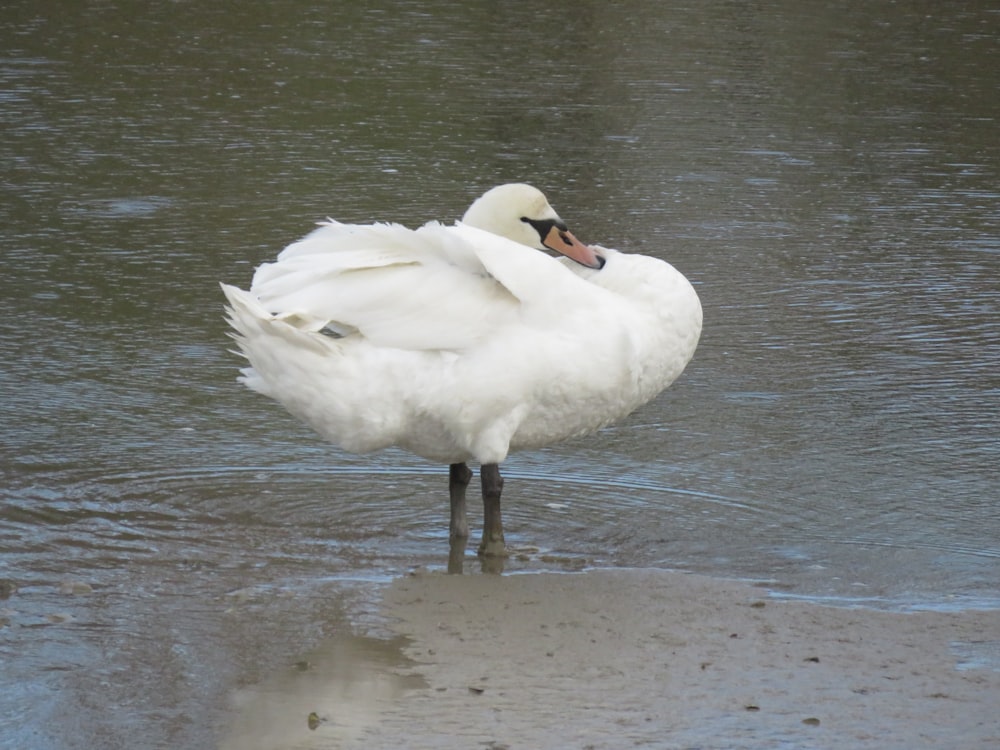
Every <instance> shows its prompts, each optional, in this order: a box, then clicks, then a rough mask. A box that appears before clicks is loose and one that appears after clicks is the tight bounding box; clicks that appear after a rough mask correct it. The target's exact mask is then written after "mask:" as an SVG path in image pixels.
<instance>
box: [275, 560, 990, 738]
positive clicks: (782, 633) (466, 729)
mask: <svg viewBox="0 0 1000 750" xmlns="http://www.w3.org/2000/svg"><path fill="white" fill-rule="evenodd" d="M385 612H386V614H387V615H388V616H389V617H391V618H392V619H391V623H392V625H391V627H392V629H393V630H395V631H396V632H397V633H398V634H400V635H402V636H405V638H406V640H405V641H403V643H404V644H405V645H403V646H402V648H403V651H404V652H405V655H406V656H407V657H408V658H409V659H410V660H412V661H410V662H409V663H407V664H405V665H402V664H397V665H395V666H394V667H392V668H391V670H392V671H393V672H394V675H393V678H392V679H393V680H395V682H394V687H392V688H391V689H389V688H386V689H384V690H382V691H381V692H378V694H377V695H376V694H374V693H373V694H372V695H371V696H370V697H369V698H362V699H361V700H359V697H361V694H360V693H359V692H357V691H355V693H354V696H353V697H351V698H347V697H345V695H346V693H345V691H344V690H343V689H338V690H336V691H333V690H332V687H333V686H330V685H327V686H325V687H324V686H323V685H322V684H321V683H322V677H321V675H316V674H314V675H313V676H312V678H311V679H317V678H318V679H319V683H317V684H316V685H315V686H314V688H313V689H312V690H311V692H308V693H306V694H299V695H297V697H296V698H295V700H294V701H293V704H294V705H293V706H290V710H291V711H293V713H295V712H297V713H295V716H296V718H295V721H297V722H298V723H297V726H298V730H297V732H296V733H297V738H296V739H295V740H294V741H289V742H288V743H287V744H282V745H280V746H282V747H285V746H287V747H330V748H342V747H352V748H353V747H358V748H362V747H363V748H402V747H406V748H510V749H511V750H519V749H521V748H538V749H543V748H580V749H583V748H595V749H596V748H631V747H654V748H727V749H730V748H784V747H787V748H838V749H839V748H873V749H874V748H878V749H879V750H884V749H885V748H901V749H902V748H906V749H907V750H912V749H913V748H925V747H926V748H949V749H950V750H956V749H959V748H970V749H971V748H987V747H1000V670H998V669H997V664H996V662H995V661H993V662H989V661H988V660H987V661H985V662H983V663H977V662H976V661H975V659H974V658H973V659H971V660H970V659H969V657H968V654H975V653H979V651H980V650H983V651H982V652H983V653H988V652H989V649H991V648H993V649H995V648H996V647H997V645H998V644H1000V612H995V611H966V612H912V613H898V612H885V611H876V610H871V609H851V608H840V607H827V606H820V605H817V604H814V603H803V602H794V601H783V600H777V599H774V598H769V596H768V593H767V592H766V591H765V590H762V589H760V588H757V587H754V586H752V585H749V584H745V583H742V582H731V581H722V580H716V579H712V578H706V577H702V576H696V575H687V574H681V573H672V572H665V571H655V570H650V571H626V570H602V571H589V572H585V573H579V574H557V573H546V574H537V575H514V576H493V575H473V576H469V575H465V576H449V575H444V574H439V573H420V574H416V575H413V576H409V577H406V578H402V579H400V580H398V581H397V582H395V583H394V584H393V585H392V586H391V587H390V588H389V590H388V591H387V592H386V596H385ZM963 654H965V655H966V656H965V657H963ZM380 679H383V680H384V679H385V674H382V675H380ZM406 680H409V683H406V682H405V681H406ZM414 680H417V682H414ZM418 685H419V686H418ZM347 692H349V691H347ZM334 693H336V695H337V696H338V697H337V698H333V695H334ZM286 694H287V693H286ZM306 707H310V712H312V710H313V708H314V709H315V715H314V717H313V718H314V719H319V722H318V723H317V722H316V721H314V722H313V726H312V728H306V727H305V721H306V711H305V709H306ZM362 713H363V714H364V716H365V720H364V721H363V722H362V724H363V726H362V725H361V724H359V723H358V722H357V721H356V720H354V719H356V718H357V716H359V715H360V714H362ZM352 717H353V719H352ZM348 730H349V731H348ZM289 740H291V738H289ZM271 746H272V747H273V746H276V745H271Z"/></svg>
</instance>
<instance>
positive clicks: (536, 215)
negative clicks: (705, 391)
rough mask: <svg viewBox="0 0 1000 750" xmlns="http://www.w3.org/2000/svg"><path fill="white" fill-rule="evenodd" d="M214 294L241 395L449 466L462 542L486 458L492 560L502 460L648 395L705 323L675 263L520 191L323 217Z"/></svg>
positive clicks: (486, 541)
mask: <svg viewBox="0 0 1000 750" xmlns="http://www.w3.org/2000/svg"><path fill="white" fill-rule="evenodd" d="M540 250H555V251H558V252H560V253H562V254H563V255H564V256H565V257H558V258H557V257H550V256H549V255H547V254H546V253H544V252H539V251H540ZM570 259H572V260H570ZM222 288H223V290H224V292H225V295H226V297H227V299H228V301H229V306H228V307H227V313H228V316H229V317H228V320H229V323H230V324H231V325H232V327H233V328H234V329H235V330H236V333H235V334H234V338H235V339H236V341H237V342H238V344H239V347H240V349H241V350H242V353H243V354H244V355H245V356H246V358H247V359H248V360H249V362H250V365H251V367H249V368H246V369H244V370H243V371H242V373H243V375H242V378H241V380H242V381H243V382H244V383H245V384H246V385H247V386H248V387H249V388H251V389H253V390H255V391H258V392H259V393H262V394H264V395H266V396H270V397H271V398H273V399H275V400H277V401H279V402H281V404H283V405H284V406H285V408H286V409H288V411H290V412H291V413H292V414H294V415H295V416H297V417H298V418H299V419H301V420H303V421H305V422H307V423H308V424H309V425H311V426H312V427H313V428H314V429H315V430H316V431H317V432H319V433H320V434H321V435H323V436H324V437H326V438H327V439H329V440H331V441H332V442H333V443H335V444H336V445H338V446H340V447H341V448H343V449H345V450H348V451H351V452H365V451H372V450H377V449H379V448H384V447H387V446H393V445H394V446H399V447H401V448H404V449H406V450H408V451H411V452H413V453H415V454H417V455H419V456H423V457H425V458H428V459H430V460H433V461H441V462H446V463H448V464H450V465H451V470H450V474H449V477H450V479H449V488H450V494H451V525H450V531H451V539H452V542H453V546H454V545H455V544H459V545H461V548H462V549H464V546H465V540H466V539H467V537H468V533H469V531H468V523H467V521H466V517H465V487H466V485H468V483H469V481H470V478H471V476H472V473H471V471H470V470H469V469H468V467H467V465H466V462H467V461H470V460H471V461H478V462H479V463H480V464H481V465H482V468H481V477H482V485H483V502H484V509H485V518H484V525H483V539H482V544H481V545H480V548H479V551H480V554H484V555H502V554H503V551H504V541H503V526H502V523H501V517H500V491H501V488H502V484H503V480H502V479H501V478H500V473H499V469H498V465H499V464H500V462H502V461H503V460H504V459H505V458H506V457H507V454H508V453H509V452H510V451H512V450H518V449H524V448H537V447H540V446H544V445H549V444H551V443H555V442H557V441H560V440H565V439H566V438H570V437H574V436H577V435H584V434H587V433H590V432H594V431H595V430H597V429H599V428H601V427H604V426H605V425H608V424H609V423H611V422H614V421H615V420H618V419H621V418H622V417H624V416H626V415H627V414H629V413H630V412H632V411H633V410H635V409H636V408H637V407H639V406H641V405H642V404H644V403H646V402H647V401H649V400H651V399H652V398H653V397H654V396H656V395H657V394H658V393H659V392H660V391H662V390H663V389H664V388H666V387H667V386H668V385H669V384H670V383H671V382H672V381H673V380H674V379H675V378H676V377H677V376H678V375H680V374H681V371H682V370H683V369H684V367H685V365H686V364H687V363H688V361H689V360H690V359H691V356H692V355H693V354H694V350H695V347H696V346H697V343H698V337H699V335H700V333H701V323H702V312H701V304H700V302H699V300H698V295H697V294H696V293H695V291H694V289H693V288H692V286H691V284H690V283H689V282H688V280H687V279H686V278H684V276H682V275H681V274H680V273H679V272H678V271H677V270H675V269H674V268H673V266H671V265H670V264H668V263H665V262H663V261H661V260H657V259H656V258H651V257H648V256H643V255H628V254H623V253H619V252H617V251H615V250H609V249H605V248H600V247H588V246H586V245H583V244H582V243H580V242H579V241H578V240H577V239H576V238H575V237H574V236H573V235H572V234H570V232H569V231H568V230H567V229H566V225H565V224H564V223H563V222H562V221H561V220H560V219H559V217H558V216H557V214H556V212H555V211H554V210H553V209H552V207H551V206H549V203H548V201H547V200H546V199H545V196H544V195H542V193H541V192H539V191H538V190H536V189H535V188H533V187H531V186H529V185H522V184H514V185H502V186H500V187H497V188H494V189H492V190H490V191H489V192H487V193H486V194H485V195H483V196H482V197H481V198H479V199H478V200H477V201H476V202H475V203H473V204H472V206H471V207H470V208H469V210H468V211H467V212H466V214H465V216H464V217H463V218H462V221H461V222H458V223H456V224H455V225H454V226H443V225H441V224H438V223H436V222H432V223H430V224H427V225H425V226H423V227H421V228H420V229H417V230H410V229H406V228H405V227H402V226H399V225H398V224H372V225H364V226H361V225H354V224H340V223H338V222H335V221H332V220H330V221H328V222H327V223H325V224H322V225H321V227H320V228H319V229H317V230H315V231H314V232H312V234H310V235H308V236H307V237H305V238H304V239H303V240H301V241H299V242H296V243H294V244H292V245H290V246H289V247H287V248H286V249H285V250H284V251H283V252H282V253H281V254H280V255H279V256H278V259H277V261H276V262H275V263H267V264H264V265H262V266H260V267H259V268H258V269H257V271H256V273H255V275H254V279H253V284H252V285H251V287H250V291H249V292H245V291H242V290H241V289H237V288H236V287H232V286H228V285H225V284H223V285H222Z"/></svg>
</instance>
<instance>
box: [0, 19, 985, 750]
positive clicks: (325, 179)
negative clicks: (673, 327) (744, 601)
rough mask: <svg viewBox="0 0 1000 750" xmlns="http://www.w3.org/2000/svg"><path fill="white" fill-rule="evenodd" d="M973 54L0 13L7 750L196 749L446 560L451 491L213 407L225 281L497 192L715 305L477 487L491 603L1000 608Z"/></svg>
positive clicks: (613, 27) (872, 25)
mask: <svg viewBox="0 0 1000 750" xmlns="http://www.w3.org/2000/svg"><path fill="white" fill-rule="evenodd" d="M998 39H1000V13H998V12H997V11H995V10H992V9H989V8H988V7H987V4H983V3H979V4H977V3H963V4H956V5H954V6H952V5H948V6H944V5H942V4H939V3H929V2H928V3H910V4H900V5H891V6H890V5H885V6H883V5H882V4H867V3H834V4H829V3H813V2H807V3H798V4H791V3H771V2H761V3H741V2H721V1H720V2H709V3H697V4H695V3H692V4H690V5H682V4H675V3H640V2H626V3H618V4H612V3H590V2H584V3H577V2H573V3H569V2H552V3H545V4H541V5H540V4H537V3H536V4H526V3H524V4H519V3H492V2H490V3H487V2H482V3H472V4H467V5H463V6H458V5H456V4H452V3H444V2H408V3H407V2H403V3H374V4H365V3H340V2H333V3H328V4H322V3H316V2H309V1H308V0H280V1H278V2H270V3H267V4H247V5H243V6H232V5H230V4H224V3H212V2H207V3H193V2H191V3H188V2H174V3H162V4H143V3H136V2H125V1H123V2H117V3H116V2H104V3H81V4H70V3H54V2H53V3H49V2H37V1H36V2H23V1H21V0H13V2H8V3H7V4H6V6H5V10H4V13H3V18H2V19H0V129H2V130H0V132H2V139H0V165H2V172H0V222H2V227H3V232H2V233H0V252H2V258H3V273H2V274H0V357H2V359H0V361H2V363H3V364H2V367H0V417H2V421H0V424H2V427H0V446H2V453H0V476H2V479H3V481H2V486H0V579H3V580H5V581H8V582H12V584H13V585H14V586H16V587H17V591H16V592H14V593H13V594H11V595H10V596H9V597H8V598H6V599H3V600H0V623H2V627H0V660H2V663H3V669H2V670H0V696H2V697H0V746H3V747H6V746H10V747H18V748H29V747H39V748H71V747H108V748H117V747H123V748H124V747H129V748H131V747H206V746H212V745H213V744H214V742H215V738H217V737H219V736H221V734H222V733H223V731H224V726H225V722H226V719H227V716H228V715H229V714H228V710H229V702H228V701H229V698H228V696H230V695H231V694H232V693H233V691H234V690H235V689H236V688H237V687H240V686H246V685H252V684H254V683H255V682H257V681H258V680H260V679H262V678H263V677H265V676H267V675H268V674H270V673H271V672H272V671H273V670H274V669H276V668H278V667H280V666H284V665H287V664H288V663H292V662H294V661H295V660H296V658H298V655H299V654H301V653H304V652H307V651H309V650H311V649H313V648H315V647H317V644H321V643H323V642H324V639H326V638H329V637H331V636H332V635H333V634H335V633H340V632H344V631H346V630H359V631H362V632H367V630H368V629H371V628H375V629H377V623H375V620H374V619H373V618H374V614H373V613H374V610H375V606H376V603H377V599H378V585H379V584H380V582H383V581H386V580H389V579H391V578H392V577H394V576H397V575H400V574H402V573H404V572H405V571H406V570H408V569H409V568H410V567H411V566H414V565H431V566H442V565H444V563H445V561H446V556H447V550H446V542H447V538H446V537H447V508H446V505H447V503H446V497H445V486H446V470H444V468H443V467H435V466H429V465H427V464H424V463H423V462H421V461H419V460H417V459H414V458H412V457H409V456H406V455H403V454H384V455H376V456H368V457H353V456H347V455H343V454H340V453H338V452H337V451H335V450H333V449H331V448H329V447H328V446H326V445H324V444H323V443H322V442H320V441H319V440H318V439H317V438H315V437H314V436H313V435H312V434H311V433H309V432H308V431H307V430H306V429H305V428H303V427H301V426H299V425H298V424H297V423H296V422H294V421H293V420H292V419H291V418H289V417H287V416H286V415H285V414H284V413H283V412H282V411H280V409H279V408H278V407H276V406H275V405H272V404H271V403H269V402H266V401H265V400H263V399H261V398H259V397H257V396H255V395H254V394H251V393H249V392H245V391H243V390H241V389H240V388H239V387H238V386H237V385H236V384H235V382H234V377H235V374H236V368H237V366H238V364H239V362H238V360H237V358H235V357H234V356H232V355H231V354H229V353H228V352H227V347H228V342H227V339H226V338H225V325H224V323H223V320H222V310H221V308H222V300H221V295H220V294H219V290H218V286H217V282H218V281H219V280H226V281H228V282H231V283H236V284H241V285H246V283H248V282H249V279H250V275H251V273H252V269H253V267H254V266H255V265H256V264H257V263H260V262H262V261H264V260H267V259H269V258H271V257H273V255H274V254H276V253H277V252H278V251H279V250H280V249H281V248H282V247H283V246H284V245H285V244H287V243H288V242H290V241H292V240H294V239H296V238H297V237H299V236H301V235H302V234H304V233H305V232H307V231H308V230H309V229H310V228H311V226H312V223H313V222H314V221H316V220H318V219H321V218H323V217H325V216H328V215H329V216H333V217H335V218H337V219H341V220H348V221H371V220H395V221H400V222H403V223H406V224H409V225H412V226H415V225H418V224H420V223H422V222H423V221H425V220H429V219H443V220H451V219H453V218H457V217H458V216H460V215H461V213H462V212H463V211H464V209H465V208H466V207H467V205H468V203H469V202H470V201H471V200H472V199H473V198H474V197H476V196H477V195H478V194H479V193H481V192H482V191H483V190H484V189H486V188H488V187H491V186H492V185H495V184H498V183H501V182H506V181H514V180H518V181H528V182H532V183H534V184H535V185H537V186H538V187H540V188H542V189H543V190H545V192H546V193H547V194H548V196H549V198H550V200H551V202H552V203H553V205H555V206H556V208H557V209H558V210H559V212H560V213H561V214H562V216H563V217H564V218H565V219H567V220H568V221H569V222H570V224H571V226H572V227H573V229H574V231H575V232H576V234H577V235H578V236H580V237H581V239H584V240H585V241H590V242H597V243H600V244H603V245H607V246H612V247H618V248H620V249H622V250H626V251H631V252H643V253H647V254H651V255H656V256H659V257H662V258H665V259H667V260H669V261H670V262H672V263H673V264H674V265H676V266H677V267H678V268H679V269H681V270H682V271H683V272H684V273H685V274H686V275H687V276H688V277H689V278H691V279H692V281H693V282H694V283H695V284H696V285H697V288H698V290H699V294H700V295H701V297H702V301H703V304H704V307H705V332H704V335H703V339H702V344H701V346H700V348H699V351H698V353H697V355H696V357H695V359H694V361H693V362H692V364H691V365H690V367H689V369H688V371H687V372H686V374H685V375H684V376H683V377H682V379H681V380H680V381H679V382H678V383H677V384H676V385H675V386H674V387H672V388H671V389H670V390H669V391H668V392H667V393H666V394H664V395H663V396H662V397H661V398H660V399H658V400H657V401H656V402H654V403H653V404H651V405H649V406H647V407H646V408H644V409H642V410H641V411H640V412H638V413H637V414H635V415H634V416H633V417H632V418H630V419H629V420H628V421H627V422H626V423H625V424H623V425H620V426H618V427H615V428H612V429H608V430H606V431H604V432H602V433H600V434H598V435H595V436H592V437H590V438H587V439H583V440H578V441H575V442H573V443H570V444H566V445H562V446H556V447H553V448H551V449H548V450H545V451H539V452H536V453H530V454H522V455H518V456H515V457H513V458H512V459H511V460H510V461H509V462H508V464H507V465H506V467H505V475H506V476H507V477H508V482H507V485H506V489H505V498H506V507H505V521H506V526H507V529H508V538H509V541H511V542H513V543H514V544H518V545H522V546H531V547H537V548H539V549H540V550H541V552H542V553H543V554H544V558H545V559H544V560H543V559H542V557H543V555H542V554H533V555H529V556H528V557H529V559H528V560H525V561H515V562H514V563H512V566H511V567H512V568H513V569H514V570H529V571H530V570H537V569H544V568H549V567H556V568H557V569H561V568H563V567H567V566H568V567H576V566H578V565H597V566H606V565H623V566H650V565H652V566H662V567H671V568H679V569H685V570H693V571H698V572H705V573H710V574H714V575H720V576H739V577H747V578H753V579H758V580H766V581H771V582H772V584H773V586H774V588H775V590H776V591H779V592H783V593H785V594H787V595H792V596H802V597H806V598H811V599H816V600H833V601H838V602H845V603H856V604H862V605H870V606H878V607H892V608H910V607H930V608H963V607H998V606H1000V585H998V581H1000V542H998V539H1000V513H998V495H1000V490H998V485H997V481H996V478H995V476H996V468H995V467H996V465H997V464H998V463H1000V441H998V436H1000V314H998V310H1000V273H998V271H1000V258H998V255H1000V189H998V185H1000V139H998V138H997V135H996V134H997V132H998V130H997V128H998V123H997V118H998V116H1000V90H998V89H1000V44H998ZM472 520H473V522H474V523H475V522H477V521H478V518H477V517H476V516H475V515H474V516H473V519H472ZM551 560H556V561H557V562H551ZM560 560H562V561H565V562H564V563H563V562H558V561H560ZM7 589H8V590H9V589H10V584H8V585H7ZM2 590H3V589H0V591H2ZM74 590H76V591H88V590H89V593H76V594H74V593H71V592H72V591H74ZM5 743H6V744H5Z"/></svg>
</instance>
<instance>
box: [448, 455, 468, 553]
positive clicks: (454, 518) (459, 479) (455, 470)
mask: <svg viewBox="0 0 1000 750" xmlns="http://www.w3.org/2000/svg"><path fill="white" fill-rule="evenodd" d="M471 479H472V472H471V471H470V470H469V467H468V466H466V465H465V464H464V463H460V464H452V465H451V466H449V467H448V494H449V495H450V496H451V525H450V526H449V529H448V537H449V538H450V539H451V542H452V544H453V545H454V544H455V542H456V540H461V542H462V546H463V547H464V546H465V540H466V539H468V538H469V522H468V521H467V520H466V518H465V488H466V487H468V486H469V481H470V480H471Z"/></svg>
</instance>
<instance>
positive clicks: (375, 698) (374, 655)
mask: <svg viewBox="0 0 1000 750" xmlns="http://www.w3.org/2000/svg"><path fill="white" fill-rule="evenodd" d="M404 645H405V639H402V638H393V639H390V640H383V639H378V638H369V637H362V636H356V635H347V634H345V635H338V636H336V637H334V638H332V639H330V640H328V641H326V642H324V643H323V644H322V645H321V646H319V647H318V648H317V649H316V650H315V651H313V652H311V653H310V654H308V655H306V656H304V657H303V658H302V659H301V660H300V661H297V662H296V663H295V664H293V665H289V667H288V668H286V669H285V670H283V671H280V672H278V673H276V674H274V675H272V676H271V677H269V678H267V679H265V680H263V681H262V682H260V683H259V684H256V685H252V686H250V687H247V688H244V689H242V690H239V691H238V692H236V693H235V694H234V696H233V697H232V703H233V717H234V718H233V721H232V724H231V725H230V727H229V729H228V731H227V732H226V735H225V737H224V739H223V740H222V742H221V743H220V745H219V748H220V750H265V748H266V750H279V749H283V748H330V747H343V746H345V745H346V744H347V743H353V742H355V741H358V740H359V739H360V738H362V737H363V735H364V733H365V731H366V730H367V729H368V728H369V727H371V726H373V725H374V724H376V723H377V721H378V718H379V716H380V714H381V713H382V712H383V711H385V710H386V709H387V708H388V707H389V706H391V705H392V704H393V703H394V702H395V701H396V700H398V699H399V698H400V697H401V696H402V695H403V694H404V693H405V692H406V691H408V690H414V689H419V688H423V687H425V686H426V683H425V682H424V680H423V679H422V678H421V677H420V676H419V675H417V674H415V673H413V672H412V667H413V663H412V662H411V661H410V660H409V659H407V658H406V657H405V656H403V653H402V649H403V646H404Z"/></svg>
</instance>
